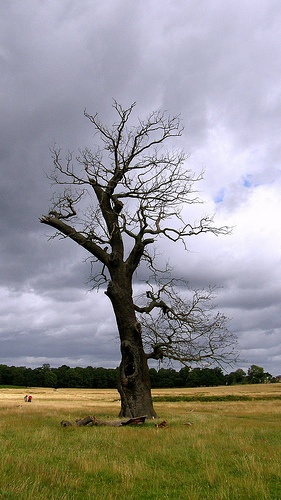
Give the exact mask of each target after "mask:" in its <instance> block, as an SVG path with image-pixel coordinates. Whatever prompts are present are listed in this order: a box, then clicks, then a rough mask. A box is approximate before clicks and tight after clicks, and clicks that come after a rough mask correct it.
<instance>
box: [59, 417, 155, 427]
mask: <svg viewBox="0 0 281 500" xmlns="http://www.w3.org/2000/svg"><path fill="white" fill-rule="evenodd" d="M145 419H146V415H144V416H142V417H135V418H129V420H125V421H124V420H114V421H110V420H99V419H97V418H96V417H92V416H91V415H89V416H88V417H85V418H80V419H77V420H76V421H75V425H76V426H77V427H83V426H86V425H89V424H91V425H96V426H105V425H106V426H109V427H123V426H124V425H140V424H144V422H145ZM60 424H61V426H62V427H69V426H71V425H72V423H71V422H69V421H68V420H62V421H61V423H60Z"/></svg>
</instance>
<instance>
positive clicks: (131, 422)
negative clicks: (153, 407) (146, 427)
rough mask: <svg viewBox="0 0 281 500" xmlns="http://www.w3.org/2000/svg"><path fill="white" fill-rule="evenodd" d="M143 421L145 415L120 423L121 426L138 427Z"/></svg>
mask: <svg viewBox="0 0 281 500" xmlns="http://www.w3.org/2000/svg"><path fill="white" fill-rule="evenodd" d="M145 419H146V415H143V416H142V417H135V418H130V419H129V420H127V421H126V422H121V425H140V424H144V422H145Z"/></svg>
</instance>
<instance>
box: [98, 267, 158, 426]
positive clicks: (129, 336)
mask: <svg viewBox="0 0 281 500" xmlns="http://www.w3.org/2000/svg"><path fill="white" fill-rule="evenodd" d="M106 294H107V295H108V297H109V298H110V300H111V302H112V305H113V309H114V312H115V317H116V321H117V326H118V332H119V336H120V343H121V356H122V358H121V364H120V370H119V379H118V391H119V394H120V397H121V410H120V414H119V417H128V418H131V417H132V418H134V417H139V416H142V415H146V416H147V418H152V417H156V413H155V411H154V409H153V403H152V396H151V386H150V377H149V369H148V364H147V357H146V354H145V352H144V348H143V343H142V337H141V326H140V324H139V323H138V322H137V318H136V314H135V308H134V304H133V300H132V290H131V283H130V281H129V280H128V279H125V280H123V279H122V276H121V275H120V273H118V279H116V280H114V282H113V281H111V282H110V283H109V285H108V288H107V292H106Z"/></svg>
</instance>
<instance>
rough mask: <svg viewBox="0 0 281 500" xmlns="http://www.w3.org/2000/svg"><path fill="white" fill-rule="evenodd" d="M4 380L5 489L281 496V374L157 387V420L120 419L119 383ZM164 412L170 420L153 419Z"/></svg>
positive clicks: (109, 498)
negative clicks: (41, 384)
mask: <svg viewBox="0 0 281 500" xmlns="http://www.w3.org/2000/svg"><path fill="white" fill-rule="evenodd" d="M28 393H29V394H32V395H33V402H32V403H25V402H24V400H23V398H24V395H25V391H24V390H22V389H0V396H1V399H0V447H1V448H0V449H1V455H0V457H1V458H0V460H1V474H0V499H1V500H2V499H23V500H25V499H33V500H37V499H42V500H46V499H48V500H51V499H58V500H63V499H67V500H70V499H73V500H79V499H91V500H93V499H98V500H99V499H102V500H114V499H119V500H120V499H123V498H124V499H126V500H127V499H128V500H130V499H138V500H141V499H143V500H144V499H149V500H152V499H155V500H156V499H159V500H163V499H175V500H176V499H188V500H189V499H190V500H195V499H196V500H204V499H214V500H220V499H229V500H230V499H231V500H237V499H249V500H262V499H267V500H269V499H271V500H280V498H281V460H280V456H281V384H271V385H270V384H268V385H251V386H247V385H245V386H235V387H216V388H198V389H161V390H154V391H153V397H154V400H155V408H156V411H157V413H158V415H159V419H158V420H154V421H147V422H146V423H145V424H144V426H136V427H119V428H115V427H96V426H93V427H76V426H72V427H68V428H62V427H61V426H60V421H61V420H63V419H65V420H70V421H72V422H75V420H76V419H78V418H80V417H85V416H87V415H94V416H96V417H97V418H101V419H108V420H109V421H110V420H116V416H117V414H118V410H119V405H120V403H119V401H118V393H117V391H114V390H83V389H80V390H78V389H58V390H52V389H38V388H34V389H28ZM164 419H165V420H166V421H167V423H168V426H167V427H166V428H163V429H161V428H156V427H155V423H157V422H161V421H162V420H164Z"/></svg>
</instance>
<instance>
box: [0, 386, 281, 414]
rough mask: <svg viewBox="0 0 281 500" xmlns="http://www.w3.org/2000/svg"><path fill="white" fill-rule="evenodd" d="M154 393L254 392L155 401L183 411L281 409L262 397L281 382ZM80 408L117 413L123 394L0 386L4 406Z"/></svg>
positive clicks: (277, 391) (274, 393)
mask: <svg viewBox="0 0 281 500" xmlns="http://www.w3.org/2000/svg"><path fill="white" fill-rule="evenodd" d="M25 394H31V395H32V396H33V400H32V403H25V402H24V396H25ZM152 395H153V396H171V397H173V396H227V395H237V396H239V395H240V396H250V397H252V398H253V400H252V401H233V402H231V401H228V403H227V406H226V405H224V404H221V402H211V401H210V402H199V401H198V402H197V401H195V402H192V401H191V402H168V401H167V402H155V406H156V408H157V407H161V408H163V407H164V406H165V408H166V409H167V410H168V409H169V408H175V407H177V408H178V409H179V410H181V411H211V410H214V409H217V410H218V409H220V410H221V411H226V412H231V411H233V410H234V409H235V408H237V407H238V405H239V407H240V408H241V409H242V408H243V409H244V410H246V409H247V412H248V411H249V412H250V411H254V409H257V405H258V406H259V409H260V411H262V408H263V407H265V406H266V405H268V403H269V402H270V406H271V407H272V412H273V413H278V412H281V400H273V401H270V400H269V401H266V400H262V401H259V399H258V398H261V397H264V398H266V397H268V398H270V397H278V396H280V397H281V383H278V384H253V385H236V386H219V387H196V388H178V389H153V390H152ZM17 407H18V408H23V407H24V408H26V409H27V410H28V409H29V411H30V410H31V408H33V411H34V410H35V408H38V410H39V409H40V408H42V409H43V408H44V407H45V408H56V409H59V408H61V409H67V408H69V409H70V408H72V409H75V408H79V409H80V410H83V409H84V410H85V412H90V413H93V412H94V413H95V412H97V411H98V410H100V412H102V411H103V409H104V410H105V409H106V408H108V409H112V410H113V411H114V412H115V413H116V414H118V410H119V408H120V399H119V394H118V392H117V390H116V389H69V388H64V389H48V388H38V387H34V388H32V387H29V388H27V389H26V390H24V389H9V388H4V389H0V408H17Z"/></svg>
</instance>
